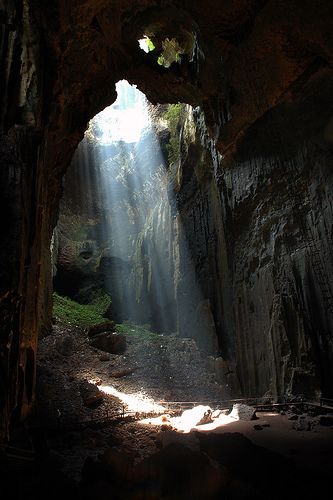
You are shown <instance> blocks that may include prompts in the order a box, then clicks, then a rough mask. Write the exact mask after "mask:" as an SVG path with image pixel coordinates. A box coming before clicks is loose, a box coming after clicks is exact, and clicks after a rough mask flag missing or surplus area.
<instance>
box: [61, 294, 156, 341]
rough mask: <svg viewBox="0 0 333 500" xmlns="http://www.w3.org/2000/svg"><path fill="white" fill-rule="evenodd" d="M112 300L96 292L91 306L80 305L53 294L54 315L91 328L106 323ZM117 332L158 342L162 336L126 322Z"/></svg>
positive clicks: (145, 327) (143, 326) (75, 324)
mask: <svg viewBox="0 0 333 500" xmlns="http://www.w3.org/2000/svg"><path fill="white" fill-rule="evenodd" d="M110 302H111V298H110V296H109V295H108V294H107V293H102V292H96V294H95V296H94V298H93V301H92V302H91V303H90V304H79V303H78V302H75V300H72V299H70V298H69V297H63V296H61V295H59V294H58V293H56V292H54V294H53V315H54V316H55V317H56V319H57V320H59V321H61V322H62V323H67V324H68V325H74V326H81V327H89V326H93V325H97V324H98V323H104V322H105V321H106V320H107V319H108V318H105V317H104V316H103V313H104V312H105V311H106V309H107V308H108V306H109V305H110ZM116 328H117V331H118V332H120V333H124V334H126V336H128V337H129V338H130V337H132V338H133V339H135V340H139V339H140V340H141V341H142V340H149V341H154V340H155V341H158V340H159V338H160V335H159V334H158V333H154V332H151V331H150V330H149V328H148V326H147V325H136V324H134V323H130V322H129V321H125V322H124V323H121V324H118V325H116Z"/></svg>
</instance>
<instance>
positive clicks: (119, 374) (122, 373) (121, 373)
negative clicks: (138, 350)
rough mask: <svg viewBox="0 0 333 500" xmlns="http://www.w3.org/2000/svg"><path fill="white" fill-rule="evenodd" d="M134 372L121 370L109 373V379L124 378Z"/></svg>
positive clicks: (128, 369) (125, 369) (132, 370)
mask: <svg viewBox="0 0 333 500" xmlns="http://www.w3.org/2000/svg"><path fill="white" fill-rule="evenodd" d="M133 372H134V368H123V369H122V370H117V371H113V372H111V373H110V377H113V378H121V377H126V375H131V373H133Z"/></svg>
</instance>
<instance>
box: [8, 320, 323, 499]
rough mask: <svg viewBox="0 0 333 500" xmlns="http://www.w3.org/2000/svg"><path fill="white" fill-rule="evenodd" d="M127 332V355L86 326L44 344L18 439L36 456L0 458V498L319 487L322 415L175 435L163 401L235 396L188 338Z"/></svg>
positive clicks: (311, 494) (238, 495) (274, 416)
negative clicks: (94, 341) (31, 407)
mask: <svg viewBox="0 0 333 500" xmlns="http://www.w3.org/2000/svg"><path fill="white" fill-rule="evenodd" d="M126 329H127V333H126ZM123 332H125V336H126V346H127V347H126V350H125V351H124V352H123V353H122V354H108V353H105V352H103V351H101V350H99V349H97V348H95V347H92V346H91V345H90V342H89V339H88V336H87V331H86V330H84V329H82V328H78V327H74V326H71V325H65V324H62V323H59V322H58V323H57V324H56V325H54V328H53V332H52V334H51V335H49V336H47V337H45V338H44V339H42V340H41V341H40V344H39V355H38V363H39V364H38V373H37V375H38V391H37V406H36V413H35V415H34V416H33V418H32V419H31V420H30V421H29V422H28V423H27V425H26V426H25V428H24V429H21V430H20V432H18V438H17V443H18V444H17V446H18V447H22V442H24V443H25V444H24V446H25V447H26V448H29V446H30V447H31V449H33V451H34V452H35V455H34V460H33V461H32V460H30V461H29V460H26V459H22V457H21V459H19V460H17V459H15V458H12V459H10V457H7V458H8V460H7V462H6V463H4V462H1V461H0V479H1V485H2V486H1V492H2V493H1V499H2V498H3V499H7V498H8V499H21V498H22V499H23V498H24V499H25V500H27V499H30V498H48V499H53V498H57V499H58V498H61V497H64V498H68V497H69V496H73V497H75V498H79V499H81V498H82V500H86V499H87V500H88V499H94V500H95V499H96V500H99V499H100V500H103V499H109V498H110V499H118V498H119V499H183V498H184V499H202V500H206V499H215V498H216V499H220V498H223V499H224V498H225V499H249V498H256V499H258V498H259V499H260V498H266V499H267V498H268V499H275V498H281V496H283V497H284V498H289V497H292V498H294V499H297V498H302V499H303V498H315V497H317V496H318V495H319V494H321V492H325V490H326V488H327V486H328V485H329V484H330V479H331V478H330V474H331V470H332V465H333V427H330V426H323V425H320V424H319V417H311V416H309V415H305V414H303V415H302V414H298V415H291V414H289V413H287V414H286V415H281V414H279V413H267V412H266V413H257V417H258V419H257V420H239V421H232V420H231V421H230V420H229V421H228V422H225V425H221V426H219V427H217V428H216V429H214V430H212V429H211V428H210V427H209V424H203V425H199V426H195V427H193V429H192V430H191V432H184V431H182V432H179V431H177V430H175V427H174V426H173V425H172V422H171V420H170V418H169V417H170V412H169V413H168V411H167V410H166V411H165V412H164V413H163V409H161V408H160V406H163V405H165V401H198V402H202V403H207V404H209V403H211V407H212V406H213V405H214V402H217V401H221V400H225V399H228V398H229V397H230V395H229V394H228V391H227V389H226V388H225V387H223V386H221V385H220V384H219V383H217V381H216V380H215V376H214V374H212V373H210V371H209V363H208V362H207V359H206V358H205V356H203V355H201V354H200V352H199V350H198V348H197V346H196V344H195V342H194V341H193V340H191V339H182V338H179V337H175V336H167V335H156V334H150V333H149V332H147V331H142V330H141V329H140V328H139V327H136V326H135V325H130V324H128V325H125V327H124V329H123ZM129 395H131V396H132V398H130V399H129V398H128V396H129ZM164 408H166V406H164ZM152 411H155V412H157V411H159V413H160V415H162V417H160V422H159V423H158V425H151V424H149V422H153V415H152V413H151V412H152ZM123 412H124V413H125V415H127V416H125V418H121V417H120V416H121V415H122V413H123ZM174 414H175V415H177V413H176V412H174ZM144 417H147V418H146V420H145V422H146V423H144V424H143V423H141V421H142V419H143V418H144ZM187 431H190V428H189V429H187ZM14 445H15V443H14Z"/></svg>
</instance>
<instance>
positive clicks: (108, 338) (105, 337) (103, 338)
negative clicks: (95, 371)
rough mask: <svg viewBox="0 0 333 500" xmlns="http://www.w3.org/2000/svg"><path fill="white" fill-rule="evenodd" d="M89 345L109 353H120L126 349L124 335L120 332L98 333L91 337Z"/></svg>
mask: <svg viewBox="0 0 333 500" xmlns="http://www.w3.org/2000/svg"><path fill="white" fill-rule="evenodd" d="M90 345H91V346H92V347H96V348H97V349H100V350H101V351H105V352H109V353H110V354H122V353H124V352H125V350H126V337H125V335H123V334H121V333H109V332H104V333H99V334H98V335H95V336H94V337H93V338H92V339H91V341H90Z"/></svg>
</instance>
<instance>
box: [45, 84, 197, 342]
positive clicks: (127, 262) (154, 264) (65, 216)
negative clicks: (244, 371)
mask: <svg viewBox="0 0 333 500" xmlns="http://www.w3.org/2000/svg"><path fill="white" fill-rule="evenodd" d="M116 89H117V95H118V97H117V100H116V101H115V103H114V104H113V105H112V106H109V107H107V108H106V109H104V111H102V112H101V113H99V114H98V115H96V116H95V118H93V119H92V120H91V121H90V123H89V126H88V129H87V131H86V133H85V136H84V139H83V140H82V142H81V143H80V144H79V147H78V149H77V151H76V153H75V156H74V159H73V162H72V165H71V167H70V168H69V172H68V173H67V175H66V177H65V180H64V197H63V200H62V203H61V210H60V219H59V223H58V228H57V232H58V240H59V246H58V256H57V264H56V268H57V272H56V275H55V278H54V284H55V290H56V291H58V292H59V293H60V294H62V295H66V296H69V297H71V298H73V299H74V300H76V301H78V302H79V303H83V304H87V303H90V302H91V301H92V300H93V299H94V297H95V296H96V293H99V292H100V291H101V290H102V291H103V292H106V293H107V294H109V296H110V297H111V305H110V306H109V308H108V310H107V311H105V313H106V316H107V317H109V318H110V319H113V320H115V321H116V322H122V321H124V320H129V321H132V322H135V323H139V324H146V325H148V326H149V328H151V329H152V330H153V331H156V332H176V331H177V323H178V320H177V316H178V315H179V314H183V311H178V310H177V301H176V293H177V292H176V288H177V283H176V282H177V275H178V274H179V269H177V268H176V266H175V259H176V258H177V250H175V247H176V246H177V247H178V246H179V240H180V236H179V234H180V233H181V232H182V231H181V221H180V217H178V216H177V209H176V200H175V195H174V189H173V182H174V181H173V179H174V177H175V176H174V173H170V172H171V168H173V169H175V168H177V166H176V164H177V162H179V158H177V155H178V152H177V146H178V143H177V144H175V142H177V140H179V139H178V138H177V137H176V132H177V131H175V130H174V131H173V134H174V136H175V137H171V135H172V134H171V132H170V130H169V129H168V127H169V121H170V117H171V119H172V120H173V123H175V120H176V119H178V114H179V113H180V111H181V109H182V106H183V105H181V104H177V105H171V106H169V105H164V106H162V105H161V106H153V105H151V104H150V103H149V102H148V101H147V99H146V97H145V95H144V94H143V93H142V92H140V91H139V90H138V89H137V88H136V87H135V86H131V85H130V84H129V83H128V82H127V81H125V80H123V81H120V82H118V84H117V86H116ZM174 128H175V127H174ZM163 149H164V151H163ZM171 163H173V167H172V165H171ZM183 240H184V238H183ZM185 254H188V249H187V246H186V242H185V241H183V243H182V255H183V258H184V255H185ZM186 260H188V261H189V260H190V259H189V258H187V259H186ZM187 274H188V275H193V271H192V272H191V273H189V272H188V273H187ZM182 279H184V277H182ZM194 284H195V279H193V278H192V279H191V284H189V285H188V287H189V288H191V294H193V296H198V295H199V294H200V292H199V290H196V293H194V290H193V288H194V286H195V285H194ZM183 287H184V284H183ZM183 303H184V302H183Z"/></svg>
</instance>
